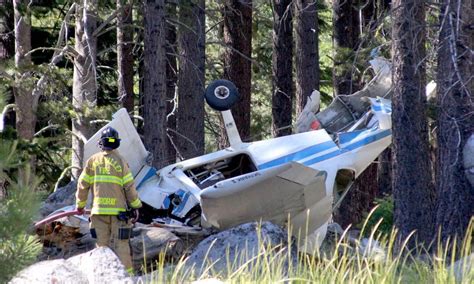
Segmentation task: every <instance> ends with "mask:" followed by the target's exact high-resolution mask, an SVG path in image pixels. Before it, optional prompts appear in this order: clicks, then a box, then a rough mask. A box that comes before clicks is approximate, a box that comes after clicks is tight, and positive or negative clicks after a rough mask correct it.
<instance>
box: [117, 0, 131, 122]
mask: <svg viewBox="0 0 474 284" xmlns="http://www.w3.org/2000/svg"><path fill="white" fill-rule="evenodd" d="M132 14H133V5H132V3H130V1H129V0H117V65H118V68H117V69H118V84H117V85H118V86H117V87H118V97H119V100H120V102H122V106H123V107H124V108H126V109H127V111H128V112H129V113H132V112H133V110H134V105H135V103H134V94H133V44H134V42H133V26H132V23H133V22H132V20H133V19H132Z"/></svg>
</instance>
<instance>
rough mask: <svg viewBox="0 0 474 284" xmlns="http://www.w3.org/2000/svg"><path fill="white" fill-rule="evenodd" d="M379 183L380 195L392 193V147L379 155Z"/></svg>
mask: <svg viewBox="0 0 474 284" xmlns="http://www.w3.org/2000/svg"><path fill="white" fill-rule="evenodd" d="M378 161H379V164H378V169H377V183H378V188H379V194H380V195H390V194H392V148H387V149H385V151H383V152H382V154H380V156H379V159H378Z"/></svg>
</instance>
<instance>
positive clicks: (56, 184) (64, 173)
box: [54, 166, 81, 192]
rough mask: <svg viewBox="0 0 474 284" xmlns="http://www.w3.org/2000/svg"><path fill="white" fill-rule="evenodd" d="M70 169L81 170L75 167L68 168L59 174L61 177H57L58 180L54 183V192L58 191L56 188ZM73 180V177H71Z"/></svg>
mask: <svg viewBox="0 0 474 284" xmlns="http://www.w3.org/2000/svg"><path fill="white" fill-rule="evenodd" d="M72 169H76V170H79V171H80V170H81V168H79V167H76V166H69V167H67V168H65V169H64V170H63V171H62V172H61V175H60V176H59V178H58V180H57V181H56V183H55V184H54V192H56V191H57V190H58V187H59V183H60V182H61V180H63V178H64V177H65V176H66V173H67V172H68V171H70V170H72ZM73 178H74V176H73Z"/></svg>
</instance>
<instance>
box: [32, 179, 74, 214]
mask: <svg viewBox="0 0 474 284" xmlns="http://www.w3.org/2000/svg"><path fill="white" fill-rule="evenodd" d="M75 193H76V182H75V181H71V182H70V183H69V184H68V185H66V186H64V187H60V188H58V190H56V191H55V192H53V193H51V194H50V195H49V196H48V198H46V200H45V201H44V202H43V204H42V206H41V208H40V217H39V218H38V219H39V220H41V219H43V218H44V217H46V216H48V215H49V214H51V213H52V212H54V211H55V210H57V209H60V208H62V207H64V206H68V205H71V204H75V202H76V196H75Z"/></svg>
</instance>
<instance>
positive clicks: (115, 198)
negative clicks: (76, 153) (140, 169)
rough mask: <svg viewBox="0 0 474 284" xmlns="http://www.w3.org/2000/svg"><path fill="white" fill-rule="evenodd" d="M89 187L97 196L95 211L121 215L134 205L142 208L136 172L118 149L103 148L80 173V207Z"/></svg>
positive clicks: (84, 204)
mask: <svg viewBox="0 0 474 284" xmlns="http://www.w3.org/2000/svg"><path fill="white" fill-rule="evenodd" d="M89 189H91V190H92V193H93V196H94V200H93V203H92V211H91V215H118V214H119V213H120V212H125V211H126V210H127V204H128V206H129V207H131V208H134V209H136V208H140V207H141V206H142V203H141V201H140V199H138V193H137V190H136V189H135V183H134V181H133V176H132V173H131V172H130V170H129V168H128V165H127V163H126V162H125V160H124V159H123V158H122V156H120V154H119V153H117V152H116V151H114V150H112V151H102V152H100V153H97V154H95V155H93V156H92V157H90V158H89V160H87V162H86V166H85V168H84V170H83V171H82V174H81V175H80V177H79V181H78V184H77V192H76V207H77V208H84V207H85V206H86V202H87V196H88V194H89Z"/></svg>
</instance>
